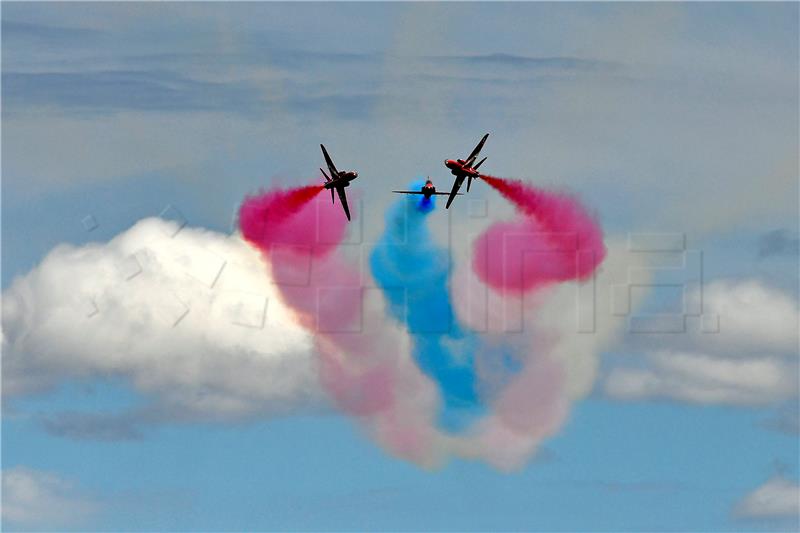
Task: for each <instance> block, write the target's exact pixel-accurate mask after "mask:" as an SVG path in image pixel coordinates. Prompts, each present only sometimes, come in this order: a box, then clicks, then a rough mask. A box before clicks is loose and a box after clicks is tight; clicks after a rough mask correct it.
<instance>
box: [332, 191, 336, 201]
mask: <svg viewBox="0 0 800 533" xmlns="http://www.w3.org/2000/svg"><path fill="white" fill-rule="evenodd" d="M331 203H332V204H335V203H336V198H335V197H334V196H333V189H331Z"/></svg>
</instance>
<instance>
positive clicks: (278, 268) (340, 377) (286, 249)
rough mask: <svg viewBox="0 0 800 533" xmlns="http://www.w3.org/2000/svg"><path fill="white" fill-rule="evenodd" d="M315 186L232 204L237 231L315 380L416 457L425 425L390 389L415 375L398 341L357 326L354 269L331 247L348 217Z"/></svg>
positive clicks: (421, 452)
mask: <svg viewBox="0 0 800 533" xmlns="http://www.w3.org/2000/svg"><path fill="white" fill-rule="evenodd" d="M321 190H322V187H321V186H309V187H303V188H299V189H291V190H272V191H267V192H264V193H261V194H257V195H253V196H249V197H247V198H245V200H244V201H243V203H242V205H241V206H240V209H239V226H240V229H241V232H242V236H243V237H244V238H245V240H247V241H248V242H249V243H251V244H252V245H253V246H255V247H256V248H257V249H258V250H260V251H261V253H262V254H263V256H264V258H265V259H266V261H267V264H268V266H269V268H270V270H271V273H272V278H273V280H274V281H275V283H276V285H277V288H278V290H279V292H280V295H281V297H282V299H283V301H284V303H286V305H287V306H289V308H291V309H292V311H293V312H294V313H295V314H296V316H297V319H298V321H299V322H300V324H301V325H302V326H303V327H304V328H306V329H307V330H308V331H309V332H310V333H311V334H312V336H313V339H314V343H315V345H316V348H317V350H318V352H319V354H320V366H319V372H320V381H321V383H322V385H323V386H324V387H325V389H326V390H327V392H328V393H329V394H330V396H331V398H332V399H333V400H334V402H335V403H336V404H337V405H338V407H339V408H340V409H342V410H343V411H345V412H347V413H349V414H351V415H353V416H357V417H359V418H360V419H361V420H362V421H365V422H367V423H368V426H369V428H370V429H371V430H372V431H373V432H374V435H375V437H376V438H378V439H379V440H380V441H381V442H383V444H384V445H386V446H387V447H388V448H389V449H390V450H391V451H393V452H394V453H396V454H398V455H400V456H403V457H406V458H409V459H412V460H415V461H420V462H421V461H423V460H424V456H425V455H426V454H427V453H429V452H428V450H429V449H430V447H431V444H430V441H431V439H432V438H433V436H434V435H433V431H432V427H431V426H430V425H429V424H426V423H425V422H421V420H420V414H419V410H418V409H417V408H416V407H414V408H409V407H408V405H407V404H408V403H409V402H408V400H407V399H404V396H403V395H402V394H400V393H398V392H397V387H398V383H401V382H402V383H404V386H408V383H409V381H410V382H412V383H413V382H414V380H418V379H420V378H419V376H417V374H415V373H414V372H415V371H416V370H415V369H412V372H411V375H410V376H409V368H408V366H407V365H406V366H405V367H404V363H403V362H402V361H400V359H401V358H400V348H399V344H400V343H399V342H398V340H397V339H393V338H387V336H386V334H385V332H382V331H375V330H371V329H368V328H365V327H364V326H363V321H364V320H365V319H366V317H365V312H364V310H363V304H364V298H363V294H364V291H363V287H362V279H361V275H360V270H359V269H358V268H357V266H356V265H354V264H352V263H351V262H350V261H348V260H347V259H346V258H345V256H344V254H343V253H341V252H340V250H337V248H338V247H339V245H340V244H341V243H342V240H343V239H344V236H345V230H346V227H347V220H346V218H345V217H344V214H343V213H342V212H341V208H339V206H332V205H331V204H330V203H329V202H327V201H326V200H327V199H326V198H325V197H322V196H317V194H318V193H319V191H321ZM355 214H356V213H354V215H355ZM419 386H420V385H416V386H415V388H418V387H419ZM421 386H423V387H424V386H425V385H421ZM423 416H424V415H423Z"/></svg>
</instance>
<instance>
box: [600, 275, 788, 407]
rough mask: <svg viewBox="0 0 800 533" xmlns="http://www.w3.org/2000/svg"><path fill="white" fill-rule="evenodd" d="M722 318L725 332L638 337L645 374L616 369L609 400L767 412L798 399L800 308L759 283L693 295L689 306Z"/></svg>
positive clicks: (719, 285)
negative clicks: (748, 407) (663, 400)
mask: <svg viewBox="0 0 800 533" xmlns="http://www.w3.org/2000/svg"><path fill="white" fill-rule="evenodd" d="M701 301H702V311H703V314H704V315H708V316H710V317H717V318H718V320H719V330H718V331H716V332H713V331H712V332H709V333H703V332H700V331H688V332H687V333H685V334H663V335H640V336H639V337H640V339H639V342H638V343H636V345H638V346H640V347H641V348H643V349H644V351H645V352H646V358H645V362H646V363H647V365H646V366H645V367H638V366H637V367H635V368H626V367H621V368H620V367H618V368H614V369H612V370H611V371H610V372H609V374H608V376H607V378H606V381H605V384H604V388H605V391H606V393H607V394H608V395H610V396H612V397H614V398H617V399H621V400H637V399H645V398H669V399H673V400H677V401H686V402H691V403H702V404H730V405H766V404H775V403H780V402H782V401H785V400H787V399H791V398H795V397H796V396H797V394H798V357H797V356H798V320H799V318H798V309H797V304H796V302H795V301H794V300H793V299H792V298H790V297H789V296H788V295H786V294H784V293H782V292H780V291H778V290H775V289H772V288H770V287H767V286H765V285H764V284H763V283H761V282H759V281H755V280H744V281H727V280H719V281H714V282H712V283H709V284H707V285H705V286H704V287H703V290H702V292H700V291H699V290H696V291H694V292H693V293H692V294H690V295H689V297H688V306H689V307H691V308H697V309H699V308H700V307H699V304H700V302H701Z"/></svg>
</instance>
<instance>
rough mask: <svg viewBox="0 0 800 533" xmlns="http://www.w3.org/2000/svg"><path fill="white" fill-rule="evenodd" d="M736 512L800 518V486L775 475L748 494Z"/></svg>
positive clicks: (771, 516) (757, 516) (749, 516)
mask: <svg viewBox="0 0 800 533" xmlns="http://www.w3.org/2000/svg"><path fill="white" fill-rule="evenodd" d="M736 514H737V515H738V516H741V517H744V518H794V519H795V520H797V519H800V486H798V485H797V483H794V482H792V481H789V480H788V479H784V478H783V477H781V476H775V477H773V478H771V479H770V480H768V481H767V482H766V483H764V484H763V485H761V486H760V487H758V488H756V489H755V490H753V491H752V492H750V493H749V494H747V496H745V497H744V499H742V501H741V502H739V504H738V505H737V506H736ZM797 525H800V524H797V523H796V526H795V527H797Z"/></svg>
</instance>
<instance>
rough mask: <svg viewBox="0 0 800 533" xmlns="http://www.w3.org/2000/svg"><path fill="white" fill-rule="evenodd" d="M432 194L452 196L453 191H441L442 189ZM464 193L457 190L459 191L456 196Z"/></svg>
mask: <svg viewBox="0 0 800 533" xmlns="http://www.w3.org/2000/svg"><path fill="white" fill-rule="evenodd" d="M431 194H435V195H436V196H450V195H451V194H453V193H451V192H440V191H436V192H434V193H431ZM462 194H463V193H460V192H457V193H456V196H461V195H462Z"/></svg>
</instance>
